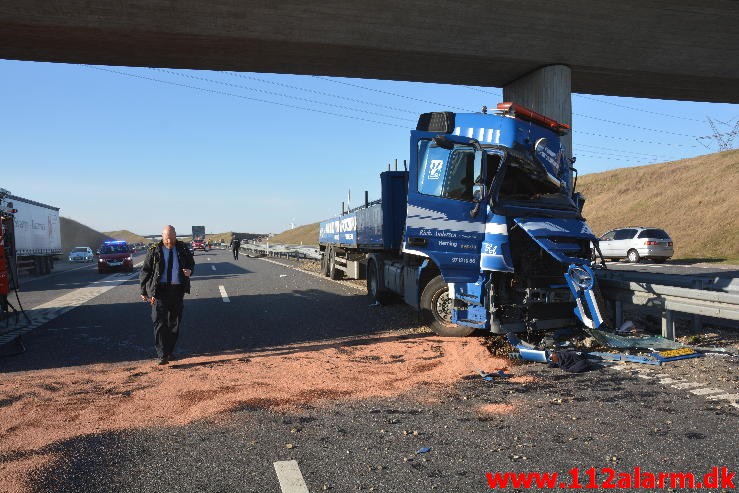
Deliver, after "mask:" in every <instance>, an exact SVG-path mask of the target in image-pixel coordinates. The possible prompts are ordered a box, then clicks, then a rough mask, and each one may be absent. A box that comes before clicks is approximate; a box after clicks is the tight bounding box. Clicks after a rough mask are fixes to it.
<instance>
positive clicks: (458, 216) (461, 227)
mask: <svg viewBox="0 0 739 493" xmlns="http://www.w3.org/2000/svg"><path fill="white" fill-rule="evenodd" d="M418 145H419V147H418V154H417V156H418V158H417V160H418V162H417V163H414V164H415V166H413V167H412V173H411V176H410V182H411V183H409V186H408V189H409V190H408V211H407V218H406V228H405V237H404V244H403V251H404V252H406V253H412V254H416V255H421V256H425V257H429V258H431V260H433V261H434V262H435V263H436V265H437V266H438V267H439V269H440V270H441V274H442V275H443V276H444V280H445V281H446V282H475V281H477V279H478V277H479V275H480V246H481V243H482V240H483V238H484V235H485V216H486V207H484V206H481V207H480V208H479V209H480V210H479V211H477V214H476V215H475V216H474V217H473V216H472V215H471V211H472V210H473V209H474V208H475V205H476V203H475V201H474V200H473V185H474V184H475V182H476V181H477V182H479V183H482V180H483V178H484V177H483V176H482V172H481V170H482V158H483V152H482V151H475V150H474V149H473V148H472V147H470V146H459V145H457V146H454V147H453V148H451V149H448V148H443V147H440V146H438V145H436V144H435V143H434V142H433V141H430V140H421V141H419V144H418ZM413 171H415V172H413Z"/></svg>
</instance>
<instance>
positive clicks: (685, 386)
mask: <svg viewBox="0 0 739 493" xmlns="http://www.w3.org/2000/svg"><path fill="white" fill-rule="evenodd" d="M691 387H703V384H702V383H698V382H685V383H676V384H675V385H673V386H672V388H673V389H689V388H691Z"/></svg>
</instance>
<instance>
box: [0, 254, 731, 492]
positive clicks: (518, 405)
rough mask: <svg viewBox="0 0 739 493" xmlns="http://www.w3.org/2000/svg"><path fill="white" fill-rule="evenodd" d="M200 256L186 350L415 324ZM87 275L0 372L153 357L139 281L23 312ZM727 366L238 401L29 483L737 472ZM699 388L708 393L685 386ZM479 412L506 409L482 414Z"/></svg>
mask: <svg viewBox="0 0 739 493" xmlns="http://www.w3.org/2000/svg"><path fill="white" fill-rule="evenodd" d="M196 262H197V265H196V271H195V276H194V278H193V290H192V294H191V295H190V296H188V298H187V299H186V306H185V317H184V321H183V332H182V335H181V337H180V341H179V343H178V350H177V351H178V353H179V354H180V355H181V356H182V357H188V356H194V355H219V354H227V353H229V352H234V351H239V352H240V351H254V350H259V349H260V348H267V347H276V346H277V347H279V346H281V345H285V344H292V343H298V342H312V341H325V340H327V339H333V338H342V337H348V336H364V335H371V334H376V333H379V332H381V331H387V330H393V329H394V328H396V325H397V326H408V325H411V326H412V325H414V324H415V321H416V319H415V313H414V312H413V311H412V310H410V309H408V308H406V307H403V306H393V307H387V310H389V311H387V310H386V307H383V308H382V309H377V308H372V307H369V306H368V299H367V298H366V297H365V296H363V295H361V294H359V293H358V292H357V290H356V289H354V288H352V287H350V286H347V285H345V284H343V283H340V282H333V281H330V280H328V279H325V278H321V277H317V276H315V275H310V274H307V273H304V272H301V271H299V270H296V269H295V268H294V267H296V264H295V263H294V262H290V261H284V262H283V263H284V264H286V265H278V264H277V263H275V262H274V261H271V260H270V259H252V258H247V257H244V256H242V257H241V259H240V260H239V261H238V262H235V261H234V260H233V259H232V258H231V254H230V252H228V251H222V250H214V251H211V252H208V253H201V252H198V254H197V256H196ZM91 283H98V284H102V285H105V284H106V283H108V284H110V285H111V286H112V288H111V289H108V290H106V291H104V292H102V293H101V294H99V295H98V296H96V297H94V298H92V299H90V300H89V301H85V302H84V303H82V304H80V305H79V306H76V307H74V309H71V310H69V311H67V312H65V313H63V314H61V315H59V316H58V317H56V318H54V319H53V320H51V321H49V322H48V323H46V324H45V325H43V326H41V327H39V328H37V329H35V330H34V331H32V332H30V333H28V334H25V335H24V336H23V341H24V345H25V348H26V351H25V352H24V353H23V354H20V355H17V356H11V357H4V358H0V371H2V372H7V373H12V372H34V371H38V370H43V369H48V368H66V367H76V366H79V365H86V364H111V365H116V364H122V363H129V362H134V361H142V360H147V359H151V360H152V361H153V358H154V351H153V345H152V334H151V322H150V320H149V308H148V306H147V305H146V304H145V303H143V302H141V301H140V300H139V298H138V282H137V278H136V276H135V275H134V276H129V275H125V274H117V275H116V274H113V275H111V276H100V275H99V274H97V272H96V271H94V270H93V269H86V268H82V269H78V270H71V271H69V272H67V273H64V274H62V273H60V274H59V275H55V276H54V277H49V278H47V279H43V280H38V281H34V282H33V283H29V284H27V286H32V288H31V289H29V291H24V292H23V293H22V294H21V296H22V298H21V300H22V301H23V302H24V305H25V306H26V307H28V308H32V307H33V306H36V305H40V304H42V303H46V302H49V301H51V300H54V299H57V298H59V297H61V296H65V295H71V294H73V293H74V292H75V290H77V289H81V288H84V287H87V286H90V285H91ZM226 297H227V298H228V301H227V302H226V301H225V298H226ZM67 298H69V296H67ZM69 299H71V298H69ZM388 313H392V317H388V316H387V314H388ZM418 337H428V336H426V335H424V334H419V335H418ZM737 368H739V361H737V360H736V359H735V358H729V357H706V358H703V359H702V360H701V361H700V362H698V360H682V361H678V362H675V363H672V364H671V365H669V366H668V365H666V366H664V367H659V368H654V367H645V366H643V365H642V366H640V365H627V366H623V367H619V369H615V368H610V367H603V368H600V369H597V370H595V371H592V372H588V373H582V374H570V373H567V372H563V371H562V370H560V369H557V368H549V367H547V366H546V365H543V364H528V365H523V366H517V367H516V371H517V372H520V373H521V374H522V375H524V376H530V377H532V378H531V379H530V381H529V382H528V383H526V384H525V385H520V384H513V383H509V382H507V381H506V380H505V379H500V380H495V381H493V382H487V381H485V380H483V379H482V378H480V377H479V375H476V374H475V373H474V372H472V373H471V374H470V375H469V376H468V377H466V378H463V379H462V380H460V381H458V382H457V383H456V384H454V385H452V386H451V387H450V388H448V389H447V390H446V392H444V393H442V397H441V398H440V399H438V400H433V401H432V400H425V399H424V398H423V396H424V388H423V387H421V388H418V389H414V390H413V391H412V392H409V393H408V394H404V395H399V396H396V397H391V398H374V399H367V400H357V401H346V400H341V399H336V402H335V403H333V405H332V406H329V407H320V408H319V407H311V406H309V407H306V408H305V409H302V410H300V411H293V412H290V413H283V412H277V411H273V410H269V409H262V408H252V407H248V406H247V407H244V408H242V409H236V410H233V411H232V412H231V413H230V414H229V415H228V416H227V417H226V418H225V419H220V420H217V421H213V420H206V421H202V422H195V423H193V424H189V425H183V426H172V427H165V428H163V427H147V428H140V429H125V430H120V431H116V432H101V433H94V434H90V435H85V436H82V437H77V438H74V439H70V440H66V441H62V442H58V443H56V444H54V445H53V446H52V447H51V450H50V451H51V452H55V453H57V454H58V456H59V457H61V460H60V461H59V462H57V463H56V464H55V465H54V467H53V468H48V469H42V470H41V471H38V473H37V474H36V476H35V477H36V480H35V486H34V487H35V488H36V490H35V491H38V492H42V491H43V492H129V491H130V492H255V493H256V492H259V493H263V492H275V493H277V492H279V493H298V492H304V491H310V492H318V491H333V492H352V491H376V492H380V491H381V492H406V491H444V492H482V491H490V490H491V487H490V485H489V483H488V477H487V476H486V473H488V472H490V473H493V474H494V473H495V472H504V471H512V472H558V473H559V474H560V479H562V477H564V479H562V481H558V482H557V485H556V486H557V488H558V487H559V486H560V484H559V483H563V484H565V485H566V486H568V485H569V484H570V483H572V480H573V474H575V473H577V474H579V479H580V482H581V483H582V485H583V488H582V489H594V488H589V487H588V479H589V477H588V476H587V475H586V474H587V472H586V471H587V470H588V469H589V468H591V467H592V468H595V469H594V470H593V471H594V472H593V474H596V475H597V476H596V482H597V484H600V483H601V482H602V481H606V480H607V479H608V477H609V475H610V474H611V472H614V474H615V473H619V472H624V473H626V472H629V473H633V471H634V468H636V467H638V468H641V471H645V472H655V473H656V472H660V471H665V472H692V473H695V474H696V475H697V476H702V475H703V474H704V473H705V472H707V471H709V470H711V468H713V467H714V466H715V467H719V468H720V467H722V466H727V467H729V468H730V470H732V471H737V465H738V464H739V449H738V448H737V446H736V443H737V436H738V435H737V430H739V406H737V405H734V404H733V403H734V402H735V400H733V399H732V398H731V397H727V398H721V399H710V398H708V397H710V396H711V395H713V396H717V395H728V396H730V395H732V394H734V395H736V393H737V392H739V389H737V380H738V379H737V375H738V374H739V373H737ZM183 371H184V370H183ZM1 375H2V374H0V378H1ZM295 378H300V375H295ZM398 378H400V379H402V378H403V375H398ZM691 383H695V385H685V384H691ZM357 385H358V386H361V385H362V380H361V377H360V378H359V379H358V381H357ZM700 388H706V389H713V391H711V392H705V393H700V392H699V393H695V392H692V391H691V390H695V389H700ZM0 397H2V396H0ZM481 405H493V406H499V407H500V408H501V409H503V410H506V409H513V411H511V412H501V413H491V414H487V415H481V414H480V413H479V407H480V406H481ZM508 406H510V408H509V407H508ZM287 444H289V445H290V446H288V445H287ZM47 452H49V451H48V450H47ZM2 459H3V457H2V456H0V460H2ZM290 461H295V463H294V464H295V465H296V467H297V468H298V470H299V471H300V474H301V477H302V481H304V483H305V485H306V488H307V489H302V490H301V489H300V488H301V486H300V484H299V482H298V483H293V486H292V488H294V489H290V488H291V487H290V486H287V484H288V483H287V482H283V483H281V482H280V481H279V480H278V476H277V473H276V470H277V469H276V467H277V466H276V464H284V463H289V464H293V463H292V462H290ZM615 479H616V480H618V479H619V476H616V477H615ZM622 479H624V478H622ZM624 481H625V479H624ZM734 481H735V484H739V480H736V478H734ZM624 484H625V483H624ZM296 485H297V486H296ZM557 488H555V489H557ZM534 489H535V488H534ZM561 489H570V488H569V487H567V488H561ZM600 489H604V488H600ZM617 489H619V488H617ZM620 489H634V488H633V484H632V488H626V487H623V485H622V487H621V488H620ZM677 490H679V488H678V489H677ZM723 490H726V491H732V489H731V488H724V489H723ZM507 491H529V489H528V488H523V487H520V488H508V489H507ZM714 491H721V489H717V490H714Z"/></svg>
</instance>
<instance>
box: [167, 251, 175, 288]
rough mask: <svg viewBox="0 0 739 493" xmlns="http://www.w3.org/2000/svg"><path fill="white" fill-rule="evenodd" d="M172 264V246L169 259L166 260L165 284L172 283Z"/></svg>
mask: <svg viewBox="0 0 739 493" xmlns="http://www.w3.org/2000/svg"><path fill="white" fill-rule="evenodd" d="M172 264H174V248H172V249H171V250H170V251H169V260H167V284H172Z"/></svg>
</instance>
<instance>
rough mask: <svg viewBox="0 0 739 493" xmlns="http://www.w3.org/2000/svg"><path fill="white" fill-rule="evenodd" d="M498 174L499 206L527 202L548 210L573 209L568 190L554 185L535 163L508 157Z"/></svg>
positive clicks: (557, 184)
mask: <svg viewBox="0 0 739 493" xmlns="http://www.w3.org/2000/svg"><path fill="white" fill-rule="evenodd" d="M497 174H498V175H500V176H497V179H498V180H499V181H501V180H502V183H500V191H499V193H498V201H499V202H500V203H501V205H504V204H505V203H516V204H517V205H519V204H521V203H530V204H532V205H535V206H536V207H544V208H548V209H565V210H572V209H576V206H575V203H574V202H573V201H572V199H571V197H570V193H569V191H568V190H567V188H566V187H564V186H562V185H561V184H560V183H555V182H554V180H553V179H552V178H551V177H550V176H548V175H547V173H546V172H545V171H544V169H543V168H542V167H541V165H540V164H539V163H537V162H535V161H530V160H525V159H521V158H519V157H517V156H514V155H511V154H508V155H507V156H506V158H505V161H504V162H503V165H502V166H499V167H498V171H497Z"/></svg>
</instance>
